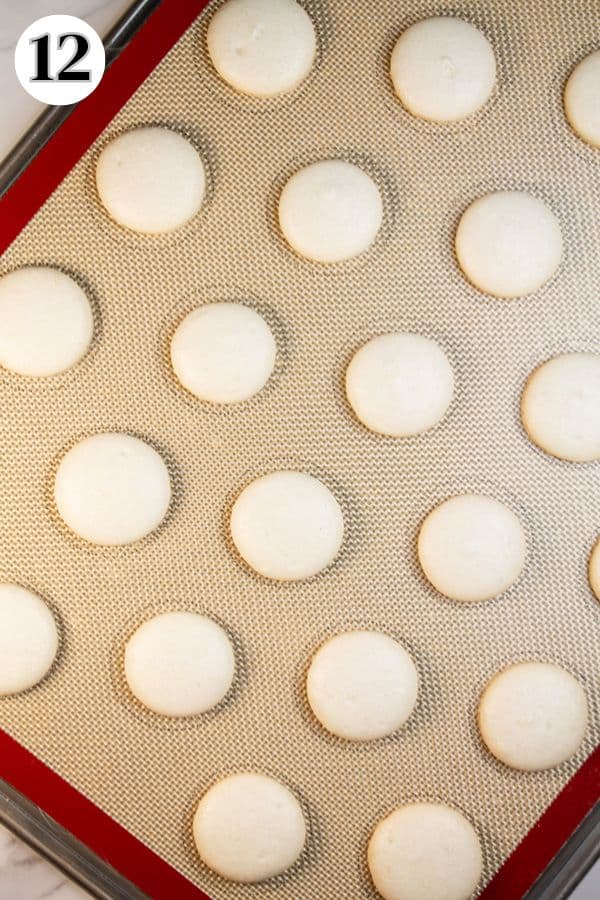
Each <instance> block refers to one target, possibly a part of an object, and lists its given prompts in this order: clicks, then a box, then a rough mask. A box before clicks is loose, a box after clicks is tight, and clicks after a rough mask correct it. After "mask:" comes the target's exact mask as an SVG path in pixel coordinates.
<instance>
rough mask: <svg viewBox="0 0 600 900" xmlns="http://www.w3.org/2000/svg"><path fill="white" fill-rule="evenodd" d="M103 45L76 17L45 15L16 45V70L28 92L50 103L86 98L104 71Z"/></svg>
mask: <svg viewBox="0 0 600 900" xmlns="http://www.w3.org/2000/svg"><path fill="white" fill-rule="evenodd" d="M104 67H105V56H104V46H103V44H102V41H101V40H100V37H99V36H98V34H97V32H96V31H94V29H93V28H92V26H91V25H88V24H87V22H84V21H83V20H82V19H78V18H77V17H76V16H44V17H43V18H41V19H37V21H35V22H33V24H32V25H30V26H29V27H28V28H26V29H25V31H24V32H23V34H22V35H21V37H20V38H19V40H18V41H17V46H16V47H15V71H16V73H17V78H18V79H19V81H20V82H21V84H22V86H23V87H24V88H25V90H26V91H27V93H28V94H31V96H32V97H35V98H36V100H41V101H42V103H47V104H49V105H51V106H67V105H69V104H71V103H77V102H78V101H79V100H83V98H84V97H87V96H88V94H91V93H92V91H93V90H94V89H95V88H96V87H97V86H98V84H99V83H100V81H101V79H102V76H103V74H104Z"/></svg>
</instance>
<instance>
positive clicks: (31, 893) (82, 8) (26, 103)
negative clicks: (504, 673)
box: [0, 0, 600, 900]
mask: <svg viewBox="0 0 600 900" xmlns="http://www.w3.org/2000/svg"><path fill="white" fill-rule="evenodd" d="M130 2H131V0H60V2H58V0H0V84H2V105H1V106H0V160H1V159H2V158H3V157H4V156H5V155H6V154H7V153H8V151H9V150H10V148H11V147H12V146H13V145H14V144H15V143H16V141H17V140H18V139H19V138H20V136H21V135H22V134H23V132H24V131H26V130H27V128H28V127H29V126H30V125H31V124H32V122H33V121H34V120H35V118H36V117H37V116H38V115H39V113H40V111H41V110H42V109H43V107H42V104H41V103H38V102H37V101H36V100H34V99H33V98H32V97H30V96H29V95H28V94H27V93H26V92H25V91H24V90H23V88H22V87H21V85H20V84H19V82H18V81H17V78H16V75H15V72H14V68H13V51H14V46H15V43H16V41H17V38H18V37H19V35H20V34H21V32H22V31H23V30H24V29H25V28H26V26H27V25H30V24H31V23H32V22H33V21H35V19H39V18H40V17H41V16H47V15H51V14H52V13H58V12H60V13H64V14H70V15H74V16H79V17H80V18H82V19H86V20H87V21H88V22H90V24H91V25H93V26H94V28H96V30H97V31H98V32H99V33H100V34H104V33H105V32H106V31H107V30H108V29H109V28H110V26H111V25H112V24H113V23H114V22H115V21H116V20H117V19H118V18H119V16H120V15H121V13H122V12H123V11H124V10H125V9H127V7H128V6H129V4H130ZM349 2H351V0H349ZM88 897H89V895H88V894H86V893H85V892H84V891H82V890H81V889H80V888H79V887H77V886H76V885H75V884H73V883H72V882H70V881H69V880H68V879H67V878H65V876H64V875H62V874H61V873H60V872H59V871H58V870H57V869H55V868H54V866H52V865H51V864H50V863H48V862H46V861H45V860H44V859H42V858H41V857H40V856H38V855H37V853H35V851H33V850H30V849H29V848H28V847H27V846H26V845H25V844H23V843H22V842H21V841H20V840H19V839H18V838H16V837H14V836H13V835H12V834H11V833H10V832H9V831H7V830H6V829H5V828H3V827H2V826H1V825H0V900H85V898H88ZM598 897H600V862H598V863H597V864H596V865H595V866H594V868H593V870H592V872H591V873H590V874H589V875H588V877H587V878H586V879H585V880H584V882H582V884H581V885H580V886H579V887H578V888H577V889H576V890H575V892H574V893H573V895H572V898H571V900H597V898H598Z"/></svg>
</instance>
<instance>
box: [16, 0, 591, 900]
mask: <svg viewBox="0 0 600 900" xmlns="http://www.w3.org/2000/svg"><path fill="white" fill-rule="evenodd" d="M207 3H208V0H162V3H161V5H160V6H159V7H158V8H157V9H156V10H155V11H154V12H153V13H152V14H151V16H150V17H149V18H148V20H147V22H146V23H145V24H144V25H143V27H142V28H141V29H140V31H139V32H138V33H137V35H136V36H135V37H134V38H133V39H132V40H131V42H130V43H129V45H128V47H127V48H126V49H125V50H124V51H123V52H122V53H120V54H119V56H118V57H117V59H116V60H115V61H114V62H113V63H112V65H111V66H110V67H109V69H108V70H107V71H106V73H105V75H104V78H103V79H102V82H101V83H100V85H99V86H98V88H97V89H96V90H95V91H94V93H93V94H91V95H90V97H88V98H87V99H86V100H84V101H83V102H82V103H80V104H79V106H78V107H77V108H76V109H75V110H74V111H73V112H72V113H71V115H70V116H69V117H68V119H67V120H66V121H65V122H64V123H63V125H62V126H61V127H60V129H59V130H58V131H57V132H56V134H54V136H53V137H52V138H51V139H50V140H49V141H48V143H47V144H46V145H45V146H44V148H43V149H42V150H41V151H40V152H39V153H38V155H37V156H36V157H35V158H34V159H33V160H32V162H31V163H30V165H29V166H28V167H27V169H26V170H25V171H24V172H23V174H22V175H21V176H20V178H19V179H18V180H17V181H16V182H15V184H14V185H13V186H12V187H11V188H10V190H9V191H8V192H7V193H6V194H5V196H4V197H3V198H2V199H1V200H0V253H3V252H4V251H5V250H6V249H7V248H8V247H9V246H10V244H11V243H12V242H13V241H14V240H15V238H16V237H17V235H18V234H19V233H20V232H21V231H22V229H23V228H24V227H25V226H26V225H27V223H28V222H29V220H30V219H31V218H32V217H33V216H34V215H35V213H36V212H37V211H38V210H39V209H40V207H41V206H42V204H43V203H44V202H45V201H46V200H47V199H48V197H49V196H50V195H51V194H52V193H53V191H54V190H55V189H56V187H57V186H58V185H59V184H60V182H61V181H62V180H63V178H64V177H65V176H66V175H67V174H68V172H70V170H71V169H72V168H73V166H74V165H75V164H76V163H77V162H78V160H79V159H80V158H81V157H82V156H83V154H84V153H85V151H86V150H87V149H88V147H90V145H91V144H92V143H93V142H94V141H95V140H96V138H97V137H98V136H99V135H100V134H101V132H102V131H103V130H104V128H106V126H107V125H108V124H109V123H110V121H111V120H112V119H113V117H114V116H115V115H116V113H117V112H118V111H119V110H120V109H121V107H122V106H123V105H124V104H125V103H126V102H127V100H128V99H129V98H130V97H131V96H132V94H133V93H134V92H135V91H136V90H137V88H138V87H139V86H140V85H141V84H142V82H143V81H144V80H145V79H146V78H147V77H148V75H149V74H150V73H151V72H152V70H153V69H154V68H155V67H156V66H157V65H158V63H159V62H160V61H161V59H162V58H163V57H164V56H165V55H166V53H167V52H168V51H169V50H170V49H171V47H172V46H173V45H174V44H175V43H176V42H177V40H178V39H179V38H180V37H181V35H182V34H183V33H184V32H185V31H186V29H187V28H188V27H189V26H190V25H191V24H192V22H193V21H194V19H195V18H196V17H197V16H198V14H199V13H200V12H201V11H202V9H203V8H204V7H205V6H206V5H207ZM0 777H2V778H4V779H5V780H6V781H8V782H9V783H10V784H12V785H13V787H15V788H16V789H17V790H19V791H20V792H21V793H22V794H25V796H27V797H29V799H30V800H31V801H32V802H33V803H35V804H37V805H38V806H39V807H41V808H42V809H43V810H44V812H46V813H47V814H48V815H49V816H51V817H52V818H53V819H55V821H57V822H58V823H59V824H60V825H62V826H63V827H64V828H66V829H67V830H68V831H70V832H71V833H72V834H73V835H75V837H76V838H78V839H79V840H80V841H81V842H82V843H84V844H86V845H87V846H88V847H89V848H90V849H91V850H92V851H94V852H95V853H96V854H97V855H98V856H100V857H101V858H102V859H104V860H106V862H108V863H109V864H110V865H111V866H112V867H113V868H115V869H117V870H118V871H119V872H121V874H122V875H124V876H125V878H128V879H129V880H130V881H131V882H133V884H135V885H137V886H138V887H139V888H140V890H142V891H144V892H145V893H147V894H148V895H149V896H150V897H152V898H154V900H173V898H177V900H210V898H209V897H208V895H207V894H205V893H204V892H203V891H201V890H200V889H199V888H197V887H196V886H195V885H193V884H192V883H191V882H190V881H188V880H187V879H186V878H184V876H183V875H181V874H180V873H179V872H178V871H177V870H176V869H174V868H173V867H172V866H170V865H169V864H168V863H167V862H165V860H163V859H162V858H161V857H159V856H158V855H157V854H156V853H154V852H153V851H152V850H150V848H149V847H147V846H146V845H145V844H143V843H142V842H141V841H139V840H138V839H137V838H136V837H134V836H133V835H132V834H131V833H130V832H129V831H127V830H126V829H125V828H123V827H122V826H121V825H119V824H118V823H117V822H116V821H115V820H114V819H112V818H111V817H110V816H109V815H107V814H106V813H105V812H103V811H102V810H101V809H100V808H99V807H98V806H96V805H95V804H94V803H92V801H91V800H89V799H88V798H87V797H85V796H84V795H83V794H81V793H80V792H79V791H78V790H77V789H76V788H74V787H73V786H72V785H70V784H69V783H68V782H67V781H65V780H64V779H63V778H61V776H60V775H58V774H57V773H56V772H54V771H53V770H52V769H50V768H49V767H48V766H47V765H45V763H43V762H41V761H40V760H39V759H37V757H35V756H33V754H31V753H30V752H29V751H28V750H26V749H25V747H23V746H21V745H20V744H19V743H18V742H17V741H15V740H14V739H13V738H12V737H10V735H8V734H7V733H6V732H4V731H2V730H1V729H0ZM598 800H600V748H598V749H597V750H596V751H595V752H594V753H593V754H592V755H591V756H590V757H589V758H588V759H587V760H586V762H585V763H584V764H583V765H582V766H581V768H580V769H579V770H578V772H577V773H576V774H575V775H574V776H573V778H572V779H571V780H570V781H569V782H568V784H567V785H566V786H565V787H564V788H563V790H562V791H561V792H560V793H559V794H558V796H557V797H556V798H555V800H554V801H553V802H552V803H551V805H550V806H549V807H548V809H547V810H546V811H545V812H544V813H543V815H542V816H541V818H540V819H539V821H538V822H537V823H536V825H535V826H534V827H533V828H532V830H531V831H530V832H529V833H528V834H527V835H526V836H525V838H524V839H523V840H522V841H521V843H520V844H519V845H518V846H517V848H516V849H515V850H514V852H513V853H512V854H511V855H510V856H509V858H508V859H507V860H506V861H505V862H504V864H503V865H502V867H501V868H500V870H499V871H498V873H497V874H496V876H495V877H494V878H493V879H492V881H491V882H490V884H489V885H488V886H487V887H486V888H485V889H484V891H483V893H482V894H481V900H520V898H522V897H523V896H524V894H525V893H526V892H527V890H528V889H529V888H530V887H531V886H532V885H533V883H534V882H535V881H536V879H537V878H538V877H539V876H540V875H541V873H542V872H543V871H544V869H545V868H546V866H547V865H548V864H549V863H550V862H551V860H552V859H553V858H554V856H555V855H556V854H557V852H558V851H559V850H560V848H561V847H562V846H563V844H564V843H565V841H567V840H568V838H569V837H570V835H571V834H572V833H573V831H574V830H575V829H576V827H577V826H578V825H579V823H580V822H581V821H582V820H583V819H584V818H585V816H586V815H587V814H588V813H589V812H590V810H591V809H592V807H593V806H594V805H595V803H596V802H597V801H598Z"/></svg>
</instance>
